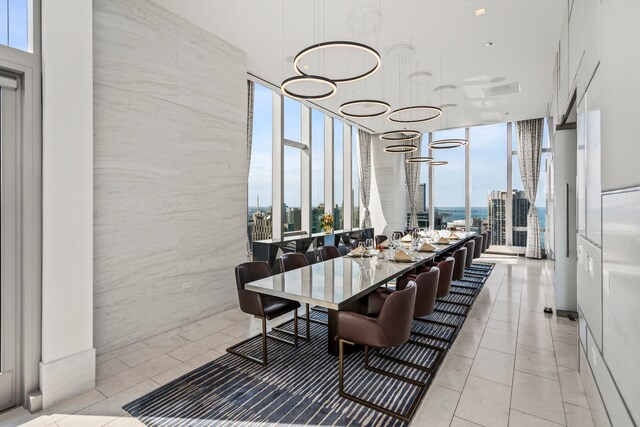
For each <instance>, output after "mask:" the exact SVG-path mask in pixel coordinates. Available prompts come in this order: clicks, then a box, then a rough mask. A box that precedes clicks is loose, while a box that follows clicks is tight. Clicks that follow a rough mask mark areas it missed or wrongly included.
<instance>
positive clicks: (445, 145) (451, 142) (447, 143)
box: [429, 138, 469, 150]
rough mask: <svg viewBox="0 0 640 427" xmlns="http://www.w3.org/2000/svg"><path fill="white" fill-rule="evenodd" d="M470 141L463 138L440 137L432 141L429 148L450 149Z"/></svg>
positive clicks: (462, 145)
mask: <svg viewBox="0 0 640 427" xmlns="http://www.w3.org/2000/svg"><path fill="white" fill-rule="evenodd" d="M468 143H469V141H467V140H466V139H461V138H449V139H439V140H437V141H431V142H430V143H429V148H431V149H432V150H448V149H450V148H458V147H464V146H465V145H467V144H468Z"/></svg>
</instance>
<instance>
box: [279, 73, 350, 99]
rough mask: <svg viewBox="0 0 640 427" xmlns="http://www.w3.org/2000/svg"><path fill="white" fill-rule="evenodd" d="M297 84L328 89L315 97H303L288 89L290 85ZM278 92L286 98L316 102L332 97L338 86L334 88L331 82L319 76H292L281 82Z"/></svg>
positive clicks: (301, 94) (303, 95) (334, 85)
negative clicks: (315, 85)
mask: <svg viewBox="0 0 640 427" xmlns="http://www.w3.org/2000/svg"><path fill="white" fill-rule="evenodd" d="M297 83H312V84H320V85H324V86H326V87H328V88H329V90H328V91H326V92H321V93H319V94H317V95H305V94H303V93H300V92H294V91H292V90H291V89H289V87H290V86H291V85H295V84H297ZM280 90H281V91H282V93H283V94H284V95H287V96H288V97H291V98H296V99H312V100H313V99H315V100H318V99H327V98H331V97H332V96H333V95H335V94H336V92H337V90H338V86H336V84H335V83H334V82H332V81H331V80H329V79H327V78H325V77H321V76H294V77H290V78H288V79H286V80H285V81H283V82H282V85H281V86H280Z"/></svg>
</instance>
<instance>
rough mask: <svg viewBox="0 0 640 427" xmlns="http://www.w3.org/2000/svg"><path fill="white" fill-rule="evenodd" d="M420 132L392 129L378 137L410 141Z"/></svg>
mask: <svg viewBox="0 0 640 427" xmlns="http://www.w3.org/2000/svg"><path fill="white" fill-rule="evenodd" d="M420 135H421V133H420V132H418V131H417V130H392V131H391V132H385V133H383V134H382V135H380V139H382V140H384V141H410V140H412V139H415V138H418V137H420Z"/></svg>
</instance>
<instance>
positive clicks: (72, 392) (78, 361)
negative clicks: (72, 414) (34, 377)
mask: <svg viewBox="0 0 640 427" xmlns="http://www.w3.org/2000/svg"><path fill="white" fill-rule="evenodd" d="M95 386H96V349H95V348H90V349H88V350H85V351H82V352H80V353H76V354H72V355H71V356H67V357H65V358H62V359H59V360H56V361H55V362H51V363H47V364H45V363H42V362H40V391H41V392H42V408H43V409H47V408H49V407H51V406H52V405H54V404H56V403H58V402H61V401H63V400H66V399H69V398H71V397H73V396H76V395H78V394H80V393H83V392H85V391H88V390H91V389H92V388H95Z"/></svg>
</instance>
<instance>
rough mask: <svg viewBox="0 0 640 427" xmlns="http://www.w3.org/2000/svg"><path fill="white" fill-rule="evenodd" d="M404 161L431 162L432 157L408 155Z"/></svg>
mask: <svg viewBox="0 0 640 427" xmlns="http://www.w3.org/2000/svg"><path fill="white" fill-rule="evenodd" d="M405 161H406V162H407V163H431V162H432V161H433V157H431V156H416V157H409V158H408V159H407V160H405Z"/></svg>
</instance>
